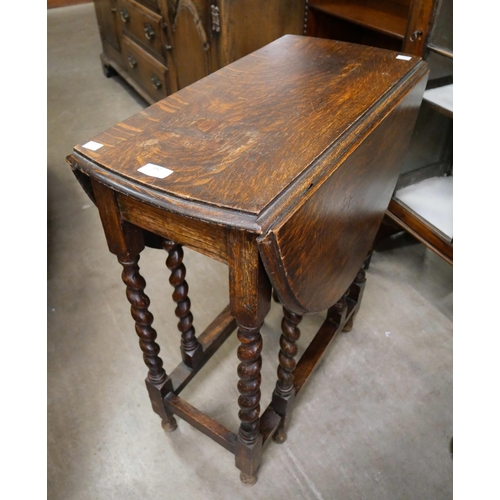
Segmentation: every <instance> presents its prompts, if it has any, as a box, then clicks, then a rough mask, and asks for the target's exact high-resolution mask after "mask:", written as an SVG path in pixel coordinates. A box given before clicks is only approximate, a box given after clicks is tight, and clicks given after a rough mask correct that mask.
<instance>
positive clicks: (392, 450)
mask: <svg viewBox="0 0 500 500" xmlns="http://www.w3.org/2000/svg"><path fill="white" fill-rule="evenodd" d="M47 17H48V25H47V26H48V66H47V68H48V74H47V76H48V95H47V99H48V289H47V290H48V291H47V306H48V455H47V458H48V498H50V499H51V500H57V499H60V500H76V499H82V500H87V499H99V500H101V499H103V500H104V499H105V500H111V499H120V500H128V499H136V498H138V499H142V500H146V499H153V498H154V499H158V498H165V499H172V500H177V499H185V498H186V499H187V498H189V499H245V498H253V499H254V498H258V499H313V498H314V499H340V500H344V499H367V500H376V499H380V500H392V499H398V500H399V499H422V500H430V499H432V500H438V499H450V498H452V468H453V460H452V458H451V455H450V450H449V444H450V438H451V437H452V435H453V423H452V415H453V411H452V392H453V391H452V382H453V381H452V371H453V370H452V346H453V342H452V301H453V295H452V289H453V287H452V268H451V267H450V266H449V265H448V264H446V263H445V262H444V261H442V260H441V259H439V258H438V257H436V256H435V255H434V254H433V253H432V252H430V251H429V250H427V249H426V248H425V247H424V246H423V245H421V244H419V243H416V242H415V241H412V240H411V239H410V238H400V239H397V240H395V241H391V242H388V244H387V245H385V248H381V249H380V250H379V251H378V252H376V253H375V254H374V256H373V259H372V264H371V267H370V269H369V272H368V282H367V288H366V292H365V298H364V302H363V307H362V309H361V311H360V313H359V315H358V317H357V320H356V323H355V327H354V329H353V330H352V332H350V333H344V334H342V335H341V336H340V337H338V338H337V339H336V340H335V342H334V345H333V346H332V348H331V349H330V350H329V351H328V352H327V355H326V356H325V358H324V360H323V361H322V362H321V364H320V366H319V367H318V369H317V372H316V373H315V376H314V378H313V379H312V380H310V382H308V385H307V386H306V388H305V389H304V391H303V392H302V393H301V395H300V398H299V399H298V402H297V406H296V410H295V412H294V419H293V421H292V425H291V429H290V432H289V437H288V440H287V442H286V443H285V444H283V445H276V444H274V443H271V444H270V446H269V448H268V449H267V450H266V452H265V454H264V458H263V462H262V466H261V469H260V473H259V481H258V483H257V484H256V485H255V486H254V487H252V488H247V487H244V486H242V485H241V484H240V481H239V474H238V471H237V470H236V469H235V467H234V458H233V456H232V455H231V454H230V453H229V452H227V451H226V450H225V449H223V448H221V447H219V446H218V445H217V444H215V443H213V442H212V441H211V440H210V439H209V438H207V437H205V436H203V435H202V434H200V433H199V432H198V431H196V430H195V429H193V428H191V426H190V425H189V424H187V423H186V422H184V421H181V420H179V421H178V423H179V427H178V429H177V430H176V431H175V432H174V433H172V434H171V435H168V436H166V435H165V434H164V432H163V431H162V429H161V427H160V421H159V419H158V417H157V416H156V415H155V414H154V413H153V411H152V410H151V407H150V403H149V400H148V396H147V393H146V389H145V387H144V378H145V375H146V370H145V366H144V365H143V362H142V357H141V354H140V350H139V347H138V342H137V337H136V335H135V333H134V328H133V324H132V320H131V318H130V316H129V306H128V303H127V300H126V298H125V293H124V286H123V284H122V282H121V279H120V272H121V270H120V266H119V264H118V263H117V262H116V260H115V258H114V256H113V255H111V254H110V253H109V252H108V250H107V247H106V243H105V240H104V236H103V233H102V229H101V227H100V221H99V217H98V214H97V211H96V209H95V207H94V206H93V205H92V203H91V202H90V201H89V199H88V198H87V197H86V195H85V194H84V192H83V190H82V189H81V188H80V186H79V184H78V183H77V182H76V180H75V179H74V178H73V175H72V173H71V172H70V169H69V166H68V165H67V164H66V162H65V157H66V155H68V154H69V153H71V150H72V147H73V146H74V145H75V144H77V143H82V142H83V141H85V140H87V139H89V138H90V137H91V136H92V135H94V134H96V133H97V132H100V131H102V130H104V129H106V128H107V127H109V126H111V125H113V124H114V123H115V122H117V121H120V120H122V119H124V118H126V117H127V116H130V115H132V114H134V113H136V112H138V111H139V110H141V109H143V108H144V107H145V106H146V103H145V102H143V101H142V100H141V99H140V98H139V97H138V96H136V95H135V94H134V93H133V92H132V91H131V90H130V89H129V88H127V86H126V85H125V84H124V83H123V82H122V81H120V79H119V78H117V77H114V78H111V79H107V78H105V77H104V75H103V73H102V70H101V66H100V60H99V54H100V51H101V46H100V39H99V35H98V30H97V23H96V18H95V14H94V10H93V6H92V4H86V5H80V6H74V7H64V8H58V9H51V10H48V11H47ZM185 261H186V264H187V268H188V281H189V284H190V296H191V300H192V304H193V312H194V315H195V321H196V327H197V331H198V332H201V331H202V330H203V329H204V328H205V326H206V325H208V323H209V322H210V321H211V320H212V319H213V317H214V316H215V314H216V313H218V312H219V311H220V310H221V309H222V308H223V307H224V306H225V305H226V304H227V301H228V299H227V292H228V284H227V280H228V276H227V269H226V267H225V266H223V265H222V264H219V263H217V262H214V261H212V260H210V259H208V258H206V257H203V256H201V255H198V254H195V253H194V252H191V251H186V258H185ZM164 262H165V255H163V253H162V252H160V251H158V250H148V249H147V250H145V251H144V254H143V257H142V258H141V269H142V271H143V274H144V276H145V278H146V280H147V288H146V292H147V294H148V295H149V297H150V298H151V301H152V312H153V314H154V316H155V323H154V326H155V327H156V328H157V330H158V335H159V342H160V344H161V347H162V357H163V359H164V362H165V366H166V368H167V370H168V369H169V367H170V368H173V367H174V366H176V364H177V363H178V341H179V339H178V334H177V330H176V318H175V316H174V314H173V309H174V307H173V304H172V302H171V300H170V294H171V290H170V286H169V284H168V280H167V276H168V275H167V271H166V268H165V265H164ZM280 318H281V311H280V308H279V306H278V305H277V304H273V307H272V310H271V313H270V314H269V316H268V318H267V319H266V323H265V325H264V329H263V336H264V341H265V348H264V352H263V359H264V361H263V385H262V390H263V401H262V406H266V405H267V404H268V402H269V400H270V393H271V390H272V388H273V385H274V381H275V367H276V359H277V352H278V338H279V335H280ZM321 321H322V316H321V315H318V316H310V317H307V318H305V319H304V321H303V324H302V325H303V326H302V327H301V330H302V338H301V341H300V342H299V344H300V348H301V350H303V348H304V346H305V345H307V341H308V340H309V339H310V338H311V336H312V334H313V333H314V331H315V329H316V328H317V327H318V325H319V324H320V323H321ZM236 346H237V341H236V339H235V337H234V336H232V337H230V339H229V340H228V341H227V342H226V344H225V345H224V346H223V347H222V348H221V349H220V350H219V352H218V353H217V354H216V355H215V356H214V358H213V359H212V360H211V361H210V363H209V364H208V365H207V366H206V367H205V368H204V369H203V371H202V372H201V374H200V375H199V376H198V378H197V379H195V380H194V381H193V382H192V383H191V384H190V385H189V386H188V388H187V389H186V390H185V392H183V397H185V398H186V399H187V400H188V401H190V402H191V403H192V404H194V405H195V406H197V407H198V408H200V409H201V410H203V411H204V412H206V413H208V414H209V415H211V416H213V417H214V418H216V419H218V420H219V421H220V422H221V423H223V424H224V425H226V426H227V427H229V428H231V429H233V430H236V429H237V426H238V418H237V411H238V406H237V402H236V400H237V389H236V381H237V375H236V366H237V359H236V355H235V349H236Z"/></svg>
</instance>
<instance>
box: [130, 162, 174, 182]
mask: <svg viewBox="0 0 500 500" xmlns="http://www.w3.org/2000/svg"><path fill="white" fill-rule="evenodd" d="M137 171H138V172H141V173H142V174H146V175H149V176H151V177H158V179H165V177H167V176H169V175H170V174H173V173H174V171H173V170H170V169H168V168H165V167H160V165H155V164H154V163H146V165H144V166H142V167H141V168H138V169H137Z"/></svg>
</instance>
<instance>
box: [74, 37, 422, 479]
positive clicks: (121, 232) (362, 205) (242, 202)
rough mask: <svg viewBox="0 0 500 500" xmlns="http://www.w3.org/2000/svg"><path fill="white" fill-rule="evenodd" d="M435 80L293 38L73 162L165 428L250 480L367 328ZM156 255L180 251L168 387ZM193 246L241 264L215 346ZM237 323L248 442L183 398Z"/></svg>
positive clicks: (174, 275) (157, 108) (118, 128)
mask: <svg viewBox="0 0 500 500" xmlns="http://www.w3.org/2000/svg"><path fill="white" fill-rule="evenodd" d="M427 78H428V68H427V65H426V63H425V62H423V61H422V60H421V59H420V58H418V57H412V58H410V60H404V59H399V58H398V53H394V52H389V51H383V50H380V49H376V48H373V47H366V46H362V45H352V44H348V43H343V42H336V41H330V40H324V39H317V38H310V37H303V36H284V37H282V38H280V39H279V40H277V41H275V42H273V43H271V44H269V45H267V46H265V47H263V48H261V49H260V50H258V51H256V52H254V53H252V54H250V55H248V56H246V57H244V58H242V59H240V60H238V61H236V62H234V63H232V64H230V65H228V66H226V67H224V68H222V69H220V70H219V71H217V72H215V73H213V74H212V75H211V76H210V77H208V78H205V79H203V80H200V81H198V82H196V83H194V84H192V85H190V86H188V87H186V88H184V89H182V90H180V91H179V92H177V93H176V94H174V95H172V96H169V97H167V98H165V99H163V100H161V101H159V102H158V103H156V104H154V105H152V106H151V107H149V108H147V109H146V110H144V111H142V112H140V113H138V114H137V115H135V116H132V117H130V118H128V119H127V120H125V121H123V122H121V123H118V124H117V125H115V126H114V127H112V128H110V129H108V130H106V131H104V132H102V133H101V134H98V135H97V136H95V137H93V138H92V140H91V141H89V142H86V143H84V144H80V145H78V146H76V147H75V148H74V151H73V153H72V154H71V155H70V156H68V162H69V163H70V165H71V167H72V169H73V171H74V173H75V175H76V177H77V179H78V180H79V181H80V183H81V185H82V187H83V188H84V189H85V191H86V192H87V193H88V195H89V196H90V197H91V199H92V200H93V201H94V202H95V204H96V205H97V208H98V209H99V214H100V217H101V220H102V225H103V228H104V233H105V236H106V239H107V243H108V247H109V250H110V251H111V252H112V253H113V254H115V255H116V256H117V258H118V261H119V262H120V263H121V264H122V266H123V274H122V278H123V281H124V283H125V285H126V293H127V298H128V300H129V302H130V304H131V311H132V316H133V318H134V320H135V325H136V332H137V334H138V336H139V338H140V340H139V345H140V348H141V350H142V352H143V356H144V361H145V363H146V365H147V367H148V375H147V378H146V386H147V388H148V391H149V396H150V399H151V402H152V406H153V409H154V411H155V412H156V413H157V414H158V415H159V416H160V417H161V419H162V424H163V427H164V428H165V429H166V430H168V431H171V430H173V429H175V427H176V422H175V420H174V415H177V416H178V417H180V418H182V419H184V420H186V421H187V422H189V423H190V424H192V425H193V426H195V427H196V428H197V429H199V430H200V431H202V432H203V433H204V434H206V435H208V436H210V437H211V438H212V439H214V440H215V441H216V442H217V443H219V444H220V445H221V446H223V447H224V448H226V449H227V450H229V451H230V452H231V453H233V454H234V455H235V461H236V467H237V468H238V469H240V471H241V479H242V481H243V482H244V483H245V484H253V483H254V482H255V481H256V474H257V469H258V467H259V464H260V462H261V456H262V451H263V448H264V447H265V446H266V445H267V444H268V443H269V442H270V438H273V439H274V441H276V442H278V443H280V442H283V441H284V440H285V439H286V428H287V426H288V423H289V420H290V416H291V411H292V407H293V403H294V399H295V397H296V396H297V395H298V393H299V392H300V391H301V390H302V388H303V387H304V384H305V383H306V381H307V379H308V377H309V376H310V375H311V373H312V371H313V369H314V367H315V366H316V365H317V363H318V361H319V359H320V358H321V356H322V355H323V353H324V352H325V350H326V348H327V346H328V345H329V343H330V341H331V340H332V339H333V337H334V336H335V335H336V333H337V332H338V331H341V330H344V331H348V330H350V329H351V327H352V323H353V318H354V316H355V314H356V313H357V312H358V309H359V305H360V303H361V298H362V294H363V289H364V284H365V272H364V269H363V267H364V262H365V259H366V256H367V254H368V252H369V250H370V247H371V245H372V242H373V238H374V237H375V234H376V232H377V230H378V227H379V225H380V222H381V220H382V217H383V215H384V213H385V210H386V208H387V205H388V203H389V201H390V198H391V195H392V192H393V190H394V186H395V184H396V181H397V178H398V174H399V165H400V162H401V158H402V156H403V155H404V154H405V151H406V149H407V147H408V144H409V141H410V138H411V133H412V129H413V127H414V124H415V120H416V117H417V113H418V110H419V107H420V103H421V100H422V95H423V92H424V89H425V85H426V81H427ZM155 239H156V240H155ZM145 244H156V246H158V247H162V248H163V249H164V250H165V251H166V252H167V253H168V258H167V267H168V269H169V270H170V273H171V274H170V283H171V284H172V286H173V287H174V293H173V299H174V302H175V303H176V310H175V313H176V315H177V316H178V317H179V330H180V332H181V335H180V337H181V356H182V361H181V363H180V364H179V366H178V367H177V368H175V369H174V370H173V371H170V372H169V374H167V372H166V371H165V369H164V367H163V362H162V360H161V358H160V356H159V352H160V347H159V345H158V344H157V343H156V338H157V334H156V331H155V330H154V328H153V326H152V322H153V317H152V315H151V314H150V312H149V311H148V306H149V299H148V297H147V296H146V295H145V293H144V287H145V282H144V279H143V278H142V276H141V274H140V271H139V266H138V261H139V254H140V252H141V250H142V249H143V248H144V245H145ZM182 246H186V247H189V248H191V249H193V250H195V251H198V252H201V253H202V254H204V255H206V256H208V257H211V258H213V259H216V260H218V261H221V262H223V263H226V264H227V265H228V267H229V281H230V282H229V289H230V297H229V305H228V306H227V307H226V308H225V309H224V310H223V311H222V312H221V313H220V314H219V316H218V317H217V318H216V319H215V320H214V322H213V323H212V324H211V325H210V326H209V327H208V328H207V329H206V330H205V331H204V332H203V333H201V335H196V334H195V330H194V327H193V315H192V313H191V310H190V309H191V307H190V301H189V297H188V293H187V291H188V287H187V283H186V269H185V267H184V264H183V262H182V258H183V252H182ZM272 289H274V292H275V293H276V295H277V297H278V298H279V301H280V302H281V304H282V305H283V309H284V319H283V323H282V336H281V340H280V349H279V354H278V346H276V352H277V364H278V373H277V382H276V387H275V390H274V393H273V396H272V402H271V404H270V405H269V407H268V408H267V409H265V410H264V411H263V413H262V414H261V411H260V406H259V401H260V385H261V375H260V371H261V363H262V361H261V356H260V353H261V350H262V342H263V338H262V336H261V334H260V329H261V326H262V324H263V322H264V318H265V317H266V314H267V313H268V311H269V309H270V301H271V296H272ZM318 311H327V315H326V320H325V322H324V323H323V326H322V327H321V328H320V330H319V331H318V333H317V335H316V336H315V338H314V339H313V340H312V342H311V343H310V345H309V346H308V348H307V349H306V350H305V352H304V353H303V355H302V356H301V358H300V360H299V361H298V362H297V361H296V359H295V358H296V355H297V344H296V342H297V340H298V338H299V335H300V331H299V329H298V324H299V323H300V321H301V318H302V316H303V315H305V314H312V313H316V312H318ZM236 328H237V329H238V334H237V335H238V339H239V341H240V346H239V347H238V350H237V356H238V359H239V361H240V363H239V367H238V377H239V381H238V390H239V393H240V397H239V399H238V404H239V407H240V411H239V419H240V421H241V424H240V427H239V430H238V431H237V432H232V431H230V430H229V429H227V428H225V427H224V426H222V425H221V424H220V423H218V422H216V421H215V420H214V419H212V418H211V417H210V416H208V415H206V414H204V413H202V412H201V411H200V410H198V409H196V408H194V407H193V406H191V405H190V404H189V403H188V402H187V401H185V400H184V399H182V398H181V397H180V393H181V391H182V390H183V388H184V387H185V386H186V384H188V383H189V381H190V380H191V379H192V378H193V377H194V376H195V375H196V374H197V373H198V372H199V373H200V376H202V374H203V371H200V370H201V368H202V367H203V365H204V364H205V363H206V361H207V360H208V359H209V358H210V356H212V354H213V353H214V352H215V350H216V349H217V348H218V347H219V346H220V345H221V344H222V342H224V340H225V339H226V338H227V337H228V336H229V335H230V334H231V332H232V331H233V330H234V329H236Z"/></svg>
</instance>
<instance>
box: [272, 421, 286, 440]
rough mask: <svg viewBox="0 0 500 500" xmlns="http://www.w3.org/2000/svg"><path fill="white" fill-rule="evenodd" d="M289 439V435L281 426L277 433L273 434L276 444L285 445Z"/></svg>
mask: <svg viewBox="0 0 500 500" xmlns="http://www.w3.org/2000/svg"><path fill="white" fill-rule="evenodd" d="M287 437H288V435H287V433H286V430H285V429H284V428H282V427H281V425H280V426H279V427H278V429H277V430H276V432H275V433H274V434H273V441H274V442H275V443H276V444H283V443H284V442H285V441H286V439H287Z"/></svg>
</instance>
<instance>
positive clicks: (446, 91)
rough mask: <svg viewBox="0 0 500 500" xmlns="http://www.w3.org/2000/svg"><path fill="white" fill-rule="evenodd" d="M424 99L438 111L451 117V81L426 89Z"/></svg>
mask: <svg viewBox="0 0 500 500" xmlns="http://www.w3.org/2000/svg"><path fill="white" fill-rule="evenodd" d="M424 100H425V101H427V102H428V103H429V104H430V105H431V106H432V107H433V108H435V109H436V110H437V111H439V112H440V113H443V114H444V115H446V116H449V117H450V118H453V83H452V84H450V85H444V86H442V87H436V88H434V89H429V90H426V91H425V92H424Z"/></svg>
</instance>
